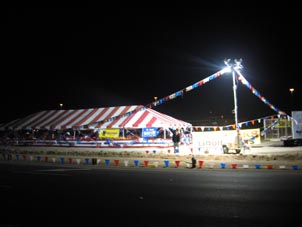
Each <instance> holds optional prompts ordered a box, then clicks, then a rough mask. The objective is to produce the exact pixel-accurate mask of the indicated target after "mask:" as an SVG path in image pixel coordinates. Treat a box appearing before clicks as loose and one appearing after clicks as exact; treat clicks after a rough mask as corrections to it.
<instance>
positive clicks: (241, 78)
mask: <svg viewBox="0 0 302 227" xmlns="http://www.w3.org/2000/svg"><path fill="white" fill-rule="evenodd" d="M233 69H234V70H235V72H236V73H237V76H238V80H239V81H240V82H241V83H242V84H243V85H245V86H246V87H247V88H248V89H249V90H251V92H252V93H253V94H254V95H255V96H257V97H258V98H259V99H260V100H261V101H262V102H263V103H264V104H266V105H267V106H268V107H269V108H271V109H272V110H274V111H275V112H277V113H278V114H277V115H272V116H267V117H263V118H259V119H253V120H249V121H245V122H241V123H239V127H240V128H241V127H242V125H248V124H254V123H255V121H258V122H259V123H260V122H261V120H263V119H268V118H272V119H274V118H275V117H276V116H277V120H275V122H274V123H273V124H272V125H270V126H269V127H267V128H265V129H264V130H263V132H262V133H267V132H268V131H269V130H270V129H272V128H274V127H275V126H276V125H277V124H278V118H280V117H282V116H286V117H287V118H288V119H290V118H291V117H290V116H289V115H288V114H286V113H285V112H284V111H281V110H280V109H278V108H277V107H275V106H274V105H272V104H271V103H270V102H269V101H268V100H267V99H266V98H265V97H264V96H262V95H261V94H260V93H259V92H258V91H257V90H256V89H255V88H254V87H253V86H252V85H251V83H249V82H248V81H247V80H246V79H245V78H244V76H243V75H242V74H241V72H240V71H239V70H238V69H236V68H235V67H234V68H233ZM226 72H229V68H227V67H226V68H224V69H222V70H220V71H218V72H216V73H214V74H212V75H210V76H208V77H206V78H204V79H202V80H200V81H198V82H196V83H194V84H192V85H190V86H187V87H185V88H184V89H181V90H178V91H176V92H174V93H172V94H170V95H168V96H165V97H163V98H160V99H157V100H155V101H153V102H151V103H149V104H147V105H145V106H142V107H141V108H137V109H135V110H133V111H129V112H126V113H124V114H122V115H118V116H114V117H110V118H107V119H104V120H102V121H99V122H95V123H94V124H100V123H105V122H111V121H114V120H117V119H120V118H123V117H128V116H130V115H132V114H134V113H137V112H138V111H142V110H145V109H147V108H150V109H151V108H154V107H155V106H159V105H162V104H164V103H166V102H168V101H171V100H173V99H175V98H178V97H183V96H184V95H185V94H186V93H188V92H190V91H192V90H194V89H196V88H199V87H201V86H202V85H204V84H206V83H208V82H210V81H212V80H214V79H216V78H219V77H220V76H222V75H223V74H225V73H226ZM88 127H89V125H88ZM194 127H195V126H194ZM196 127H200V128H201V129H202V130H204V129H205V128H213V129H214V130H217V129H218V128H219V129H220V130H223V128H226V129H230V128H233V129H235V128H236V125H235V124H231V125H226V126H220V127H215V126H196Z"/></svg>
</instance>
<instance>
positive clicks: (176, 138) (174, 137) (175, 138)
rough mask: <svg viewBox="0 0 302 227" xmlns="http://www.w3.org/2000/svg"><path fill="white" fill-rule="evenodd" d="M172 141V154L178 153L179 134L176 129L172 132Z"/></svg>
mask: <svg viewBox="0 0 302 227" xmlns="http://www.w3.org/2000/svg"><path fill="white" fill-rule="evenodd" d="M172 141H173V144H174V153H175V154H176V153H179V144H180V132H179V129H178V128H177V129H175V130H174V131H173V135H172Z"/></svg>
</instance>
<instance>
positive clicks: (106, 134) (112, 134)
mask: <svg viewBox="0 0 302 227" xmlns="http://www.w3.org/2000/svg"><path fill="white" fill-rule="evenodd" d="M119 135H120V129H118V128H107V129H101V130H100V132H99V138H101V139H109V138H110V139H111V138H118V137H119Z"/></svg>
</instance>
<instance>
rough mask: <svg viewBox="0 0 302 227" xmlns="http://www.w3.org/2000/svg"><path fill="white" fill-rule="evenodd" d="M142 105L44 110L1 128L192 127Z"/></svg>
mask: <svg viewBox="0 0 302 227" xmlns="http://www.w3.org/2000/svg"><path fill="white" fill-rule="evenodd" d="M191 126H192V125H191V124H190V123H187V122H184V121H181V120H178V119H175V118H173V117H171V116H168V115H166V114H162V113H159V112H157V111H155V110H153V109H146V108H144V106H142V105H133V106H116V107H104V108H93V109H76V110H46V111H41V112H37V113H34V114H31V115H29V116H27V117H25V118H22V119H19V120H15V121H12V122H9V123H7V124H4V125H1V129H2V130H5V129H14V130H21V129H47V130H50V129H52V130H55V129H58V130H59V129H72V128H74V129H75V128H77V129H84V128H93V129H94V128H146V127H191Z"/></svg>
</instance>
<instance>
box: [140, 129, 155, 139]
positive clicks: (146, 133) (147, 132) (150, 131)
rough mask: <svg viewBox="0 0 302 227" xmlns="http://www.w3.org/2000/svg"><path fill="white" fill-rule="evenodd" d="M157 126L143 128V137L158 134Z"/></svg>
mask: <svg viewBox="0 0 302 227" xmlns="http://www.w3.org/2000/svg"><path fill="white" fill-rule="evenodd" d="M157 134H158V133H157V128H154V127H153V128H143V131H142V135H143V138H152V137H156V136H157Z"/></svg>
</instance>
